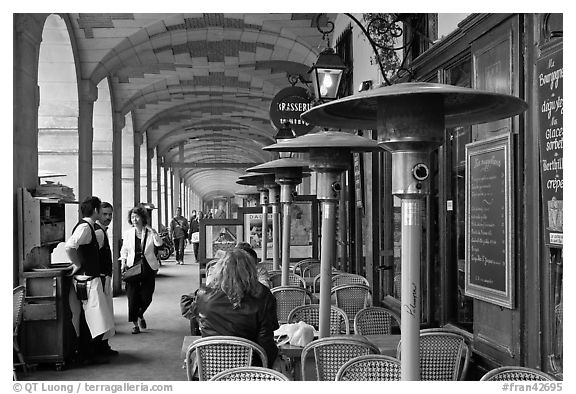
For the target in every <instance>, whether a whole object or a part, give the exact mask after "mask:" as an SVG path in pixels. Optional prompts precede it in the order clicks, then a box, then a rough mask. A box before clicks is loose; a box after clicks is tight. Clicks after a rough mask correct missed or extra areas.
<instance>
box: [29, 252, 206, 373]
mask: <svg viewBox="0 0 576 394" xmlns="http://www.w3.org/2000/svg"><path fill="white" fill-rule="evenodd" d="M184 261H185V263H186V264H185V265H176V262H175V260H174V255H172V256H171V258H170V259H169V260H167V261H165V262H163V265H162V267H161V268H160V273H159V274H158V277H157V278H156V291H155V293H154V300H153V301H152V305H151V306H150V308H149V309H148V311H147V313H146V315H145V317H146V321H147V323H148V329H147V330H144V331H143V332H142V333H141V334H140V335H132V334H131V328H132V323H129V322H128V321H126V320H127V314H128V310H127V309H128V308H127V300H126V296H125V295H122V296H119V297H115V298H114V315H115V320H116V335H115V336H114V337H113V338H112V339H111V340H110V345H111V347H112V348H113V349H116V350H118V351H119V352H120V354H119V355H118V356H116V357H112V358H110V363H109V364H102V365H95V366H85V367H74V368H69V369H64V370H62V371H56V370H55V369H54V367H53V366H51V365H46V366H43V365H42V366H38V367H37V368H36V370H35V371H32V372H29V373H27V374H25V373H23V372H19V374H18V377H19V379H20V380H35V381H47V380H71V381H81V380H110V381H119V380H121V381H140V380H144V381H146V380H148V381H149V380H159V381H174V380H180V381H182V380H186V371H185V370H184V369H183V368H182V360H181V359H180V348H181V346H182V340H183V337H184V335H189V332H190V328H189V324H188V320H186V319H184V318H182V317H181V315H180V304H179V303H180V295H182V294H184V293H189V292H191V291H192V290H194V289H195V288H196V286H197V284H198V265H197V264H196V263H193V261H194V256H193V253H192V246H191V245H188V247H187V248H186V251H185V257H184Z"/></svg>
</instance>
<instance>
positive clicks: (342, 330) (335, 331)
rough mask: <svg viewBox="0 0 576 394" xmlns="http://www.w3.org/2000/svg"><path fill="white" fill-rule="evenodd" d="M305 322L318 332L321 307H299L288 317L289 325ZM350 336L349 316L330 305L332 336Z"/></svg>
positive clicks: (311, 305)
mask: <svg viewBox="0 0 576 394" xmlns="http://www.w3.org/2000/svg"><path fill="white" fill-rule="evenodd" d="M299 321H303V322H304V323H307V324H310V325H311V326H313V327H314V328H315V329H316V330H319V329H320V305H318V304H310V305H302V306H297V307H296V308H294V309H292V311H291V312H290V314H289V315H288V323H298V322H299ZM348 334H350V324H349V323H348V316H346V313H344V311H343V310H342V309H340V308H338V307H336V306H334V305H330V335H348Z"/></svg>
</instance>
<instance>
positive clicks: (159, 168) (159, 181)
mask: <svg viewBox="0 0 576 394" xmlns="http://www.w3.org/2000/svg"><path fill="white" fill-rule="evenodd" d="M161 171H162V166H161V158H160V156H159V155H158V147H156V196H157V198H156V199H157V200H158V230H160V227H161V226H162V207H163V206H164V203H163V202H162V174H161Z"/></svg>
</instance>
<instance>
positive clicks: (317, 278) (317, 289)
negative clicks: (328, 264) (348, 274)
mask: <svg viewBox="0 0 576 394" xmlns="http://www.w3.org/2000/svg"><path fill="white" fill-rule="evenodd" d="M338 274H340V272H339V271H336V268H332V276H334V275H338ZM320 276H321V275H320V274H318V275H316V276H315V277H314V284H313V286H312V290H313V291H314V293H320Z"/></svg>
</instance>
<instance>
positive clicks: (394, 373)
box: [336, 354, 401, 381]
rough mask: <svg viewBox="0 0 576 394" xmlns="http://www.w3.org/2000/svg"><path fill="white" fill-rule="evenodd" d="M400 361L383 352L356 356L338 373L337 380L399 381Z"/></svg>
mask: <svg viewBox="0 0 576 394" xmlns="http://www.w3.org/2000/svg"><path fill="white" fill-rule="evenodd" d="M400 377H401V374H400V361H399V360H397V359H395V358H394V357H390V356H385V355H383V354H370V355H367V356H359V357H355V358H353V359H352V360H349V361H348V362H346V363H345V364H344V365H342V367H341V368H340V369H339V370H338V372H337V373H336V380H338V381H340V380H355V381H356V380H363V381H398V380H400Z"/></svg>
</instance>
